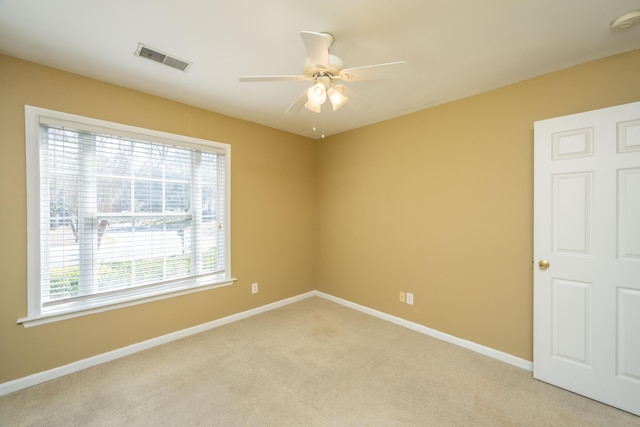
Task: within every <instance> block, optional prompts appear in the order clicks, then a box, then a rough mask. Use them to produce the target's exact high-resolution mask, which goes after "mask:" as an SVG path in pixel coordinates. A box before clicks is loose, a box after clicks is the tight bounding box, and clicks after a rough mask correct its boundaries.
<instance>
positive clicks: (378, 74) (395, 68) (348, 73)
mask: <svg viewBox="0 0 640 427" xmlns="http://www.w3.org/2000/svg"><path fill="white" fill-rule="evenodd" d="M406 70H407V63H406V62H405V61H398V62H389V63H386V64H376V65H366V66H364V67H355V68H346V69H344V70H342V71H340V79H342V80H344V81H346V82H354V81H357V80H379V79H392V78H394V77H398V76H400V75H402V73H404V72H405V71H406Z"/></svg>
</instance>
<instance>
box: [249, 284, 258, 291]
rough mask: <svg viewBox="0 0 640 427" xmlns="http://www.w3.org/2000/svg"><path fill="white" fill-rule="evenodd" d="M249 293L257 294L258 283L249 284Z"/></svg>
mask: <svg viewBox="0 0 640 427" xmlns="http://www.w3.org/2000/svg"><path fill="white" fill-rule="evenodd" d="M251 293H252V294H257V293H258V284H257V283H252V284H251Z"/></svg>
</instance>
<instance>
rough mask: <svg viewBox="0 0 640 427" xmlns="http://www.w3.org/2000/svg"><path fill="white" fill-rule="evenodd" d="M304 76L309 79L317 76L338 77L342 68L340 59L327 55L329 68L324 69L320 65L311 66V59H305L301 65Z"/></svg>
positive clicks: (324, 67)
mask: <svg viewBox="0 0 640 427" xmlns="http://www.w3.org/2000/svg"><path fill="white" fill-rule="evenodd" d="M302 68H303V72H304V75H305V76H307V77H310V78H315V77H317V76H329V77H334V76H339V75H340V71H342V69H343V68H344V64H343V63H342V59H340V58H339V57H337V56H335V55H331V54H329V66H328V67H326V66H324V65H322V64H312V63H311V59H309V58H307V59H305V60H304V63H303V64H302Z"/></svg>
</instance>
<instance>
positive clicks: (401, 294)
mask: <svg viewBox="0 0 640 427" xmlns="http://www.w3.org/2000/svg"><path fill="white" fill-rule="evenodd" d="M404 301H405V295H404V292H402V291H400V302H404Z"/></svg>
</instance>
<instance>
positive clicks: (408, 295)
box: [407, 292, 413, 305]
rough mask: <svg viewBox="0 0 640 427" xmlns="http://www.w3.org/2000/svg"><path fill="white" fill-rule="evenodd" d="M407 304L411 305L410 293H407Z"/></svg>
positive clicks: (411, 295)
mask: <svg viewBox="0 0 640 427" xmlns="http://www.w3.org/2000/svg"><path fill="white" fill-rule="evenodd" d="M407 304H411V305H413V294H412V293H411V292H407Z"/></svg>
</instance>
